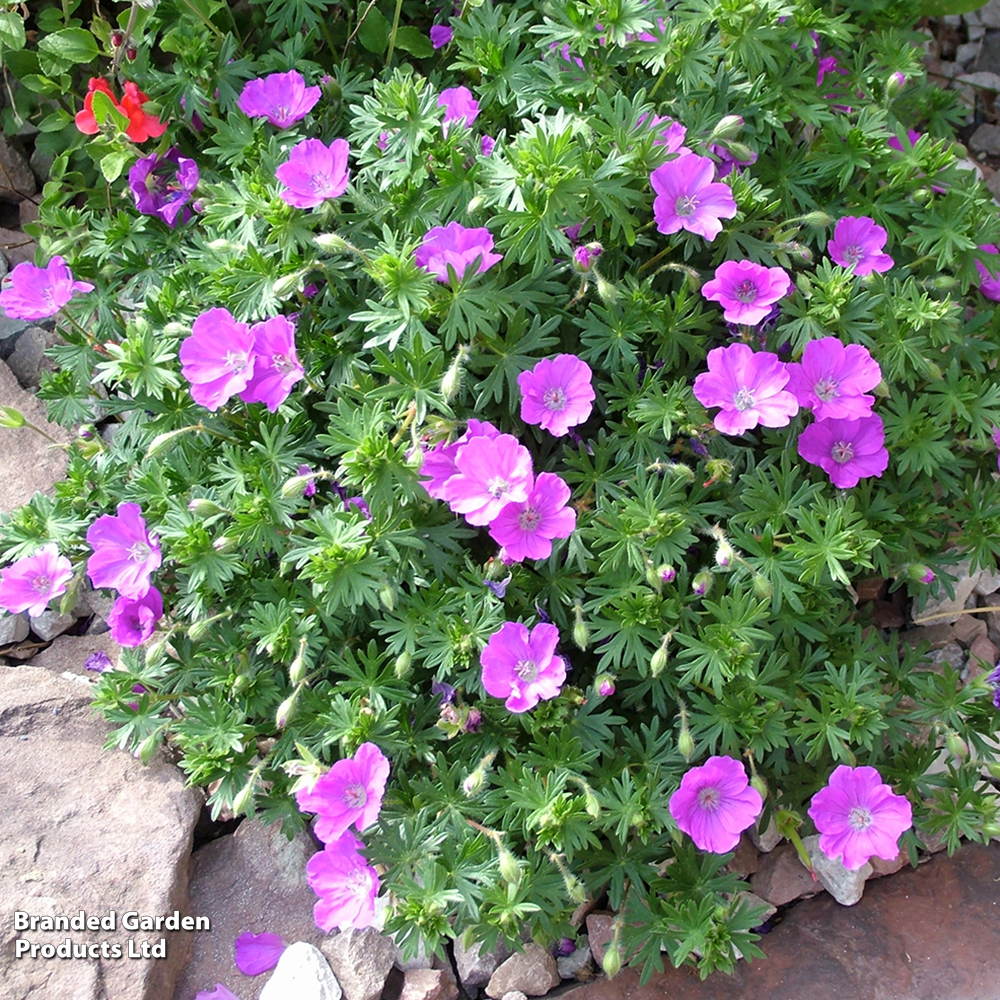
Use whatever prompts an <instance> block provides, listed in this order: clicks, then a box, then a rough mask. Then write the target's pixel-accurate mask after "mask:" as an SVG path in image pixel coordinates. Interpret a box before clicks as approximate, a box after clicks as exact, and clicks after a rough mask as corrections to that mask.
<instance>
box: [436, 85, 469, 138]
mask: <svg viewBox="0 0 1000 1000" xmlns="http://www.w3.org/2000/svg"><path fill="white" fill-rule="evenodd" d="M438 107H440V108H444V109H445V111H444V120H445V131H447V128H448V123H449V122H456V123H458V124H463V125H465V126H466V128H468V127H470V126H471V125H472V123H473V122H474V121H475V120H476V119H477V118H478V117H479V101H477V100H476V99H475V98H474V97H473V96H472V91H471V90H469V88H468V87H449V88H448V89H447V90H442V91H441V96H440V97H439V98H438Z"/></svg>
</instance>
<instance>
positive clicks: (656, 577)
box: [646, 559, 663, 590]
mask: <svg viewBox="0 0 1000 1000" xmlns="http://www.w3.org/2000/svg"><path fill="white" fill-rule="evenodd" d="M646 583H648V584H649V585H650V586H651V587H655V588H656V589H657V590H659V589H660V587H661V585H662V584H663V580H662V579H661V577H660V571H659V570H658V569H657V568H656V567H655V566H654V565H653V560H652V559H647V560H646Z"/></svg>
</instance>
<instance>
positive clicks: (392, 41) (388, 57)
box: [385, 0, 403, 66]
mask: <svg viewBox="0 0 1000 1000" xmlns="http://www.w3.org/2000/svg"><path fill="white" fill-rule="evenodd" d="M402 9H403V0H396V11H395V13H394V14H393V15H392V33H391V34H390V35H389V51H388V52H386V54H385V64H386V66H388V65H389V63H390V62H392V53H393V51H394V50H395V48H396V33H397V32H398V31H399V12H400V11H401V10H402Z"/></svg>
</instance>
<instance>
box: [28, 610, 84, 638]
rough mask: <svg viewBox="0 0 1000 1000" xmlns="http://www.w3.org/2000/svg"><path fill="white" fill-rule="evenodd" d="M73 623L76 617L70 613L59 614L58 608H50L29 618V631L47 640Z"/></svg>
mask: <svg viewBox="0 0 1000 1000" xmlns="http://www.w3.org/2000/svg"><path fill="white" fill-rule="evenodd" d="M75 624H76V619H75V618H74V617H73V616H72V615H70V614H65V615H61V614H60V613H59V611H58V610H56V609H54V608H50V609H49V610H48V611H43V612H42V613H41V614H40V615H36V616H35V617H34V618H32V619H31V631H32V632H34V633H35V635H37V636H38V638H39V639H41V640H42V641H43V642H48V641H49V640H50V639H54V638H55V637H56V636H57V635H62V634H63V632H65V631H66V629H68V628H72V627H73V626H74V625H75Z"/></svg>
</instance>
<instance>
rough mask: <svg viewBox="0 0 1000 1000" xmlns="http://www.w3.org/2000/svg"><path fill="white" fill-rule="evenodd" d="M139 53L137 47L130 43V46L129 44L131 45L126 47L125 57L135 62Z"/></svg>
mask: <svg viewBox="0 0 1000 1000" xmlns="http://www.w3.org/2000/svg"><path fill="white" fill-rule="evenodd" d="M138 55H139V52H138V50H137V49H135V48H134V47H133V46H131V45H130V46H129V47H128V48H127V49H126V50H125V58H126V59H127V60H128V61H129V62H135V60H136V57H137V56H138Z"/></svg>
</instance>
